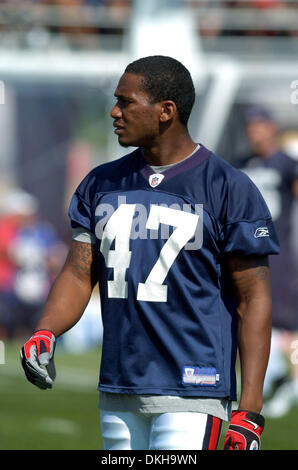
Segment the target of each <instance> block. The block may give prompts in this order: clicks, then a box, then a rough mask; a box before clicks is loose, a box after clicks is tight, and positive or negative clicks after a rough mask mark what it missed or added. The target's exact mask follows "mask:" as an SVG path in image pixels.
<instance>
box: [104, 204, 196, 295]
mask: <svg viewBox="0 0 298 470" xmlns="http://www.w3.org/2000/svg"><path fill="white" fill-rule="evenodd" d="M135 209H136V205H135V204H121V205H120V206H119V207H118V208H117V209H116V211H115V212H114V213H113V214H112V215H111V217H110V219H109V220H108V222H107V224H106V226H105V229H104V231H103V236H102V242H101V246H100V251H101V253H102V254H103V256H104V259H105V262H106V266H107V267H109V268H113V269H114V279H113V280H112V281H108V296H109V297H110V298H120V299H125V298H127V296H128V289H127V281H125V273H126V270H127V269H128V268H129V266H130V260H131V251H130V250H129V241H130V233H131V228H132V223H133V216H134V213H135ZM198 219H199V216H198V215H197V214H191V213H189V212H184V211H181V210H176V209H171V208H168V207H162V206H157V205H152V206H151V208H150V212H149V216H148V220H147V224H146V228H147V229H153V230H157V229H158V228H159V226H160V224H166V225H171V226H173V227H175V230H174V231H173V233H172V235H171V236H170V237H169V238H168V240H167V241H166V242H165V244H164V246H163V247H162V249H161V251H160V254H159V257H158V259H157V261H156V263H155V264H154V266H153V267H152V269H151V271H150V273H149V275H148V277H147V279H146V280H145V282H144V283H141V282H140V283H139V284H138V291H137V300H143V301H147V302H166V301H167V285H165V284H163V283H164V281H165V278H166V276H167V274H168V272H169V270H170V268H171V266H172V265H173V263H174V261H175V259H176V258H177V256H178V254H179V252H180V251H181V249H182V248H183V247H184V246H185V245H186V244H187V243H188V242H189V240H190V239H191V238H192V237H193V236H194V235H195V231H196V227H197V224H198ZM113 240H115V249H114V250H111V249H110V248H111V245H112V242H113Z"/></svg>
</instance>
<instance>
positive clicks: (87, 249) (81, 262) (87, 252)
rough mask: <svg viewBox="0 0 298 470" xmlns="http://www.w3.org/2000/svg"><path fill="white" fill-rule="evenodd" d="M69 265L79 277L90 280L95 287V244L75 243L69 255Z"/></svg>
mask: <svg viewBox="0 0 298 470" xmlns="http://www.w3.org/2000/svg"><path fill="white" fill-rule="evenodd" d="M66 262H67V264H68V266H69V267H70V268H71V269H72V271H73V272H74V273H75V274H76V275H77V277H79V278H80V279H81V278H86V277H88V278H89V279H90V282H91V284H92V286H94V285H95V283H96V281H95V272H96V270H95V264H96V248H95V245H94V244H91V243H82V242H77V241H73V242H72V246H71V249H70V251H69V254H68V258H67V261H66Z"/></svg>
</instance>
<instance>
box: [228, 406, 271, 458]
mask: <svg viewBox="0 0 298 470" xmlns="http://www.w3.org/2000/svg"><path fill="white" fill-rule="evenodd" d="M264 424H265V419H264V417H263V416H262V415H259V414H258V413H254V412H252V411H246V410H238V411H232V417H231V422H230V426H229V429H228V431H227V434H226V439H225V442H224V450H259V449H260V448H261V434H262V432H263V429H264Z"/></svg>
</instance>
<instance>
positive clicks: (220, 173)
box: [209, 153, 254, 194]
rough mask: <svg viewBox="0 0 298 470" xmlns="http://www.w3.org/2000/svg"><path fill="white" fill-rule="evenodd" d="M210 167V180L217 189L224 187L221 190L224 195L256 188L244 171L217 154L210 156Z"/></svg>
mask: <svg viewBox="0 0 298 470" xmlns="http://www.w3.org/2000/svg"><path fill="white" fill-rule="evenodd" d="M209 166H210V168H209V172H210V178H212V180H213V181H214V182H215V184H216V186H217V189H219V186H222V188H221V189H222V191H223V192H224V193H225V192H226V191H230V190H238V189H239V190H241V189H242V190H245V189H250V188H251V187H254V184H253V182H252V180H251V179H250V178H249V176H248V175H247V174H246V173H244V171H242V170H241V169H240V168H238V167H236V166H233V165H232V164H231V163H229V162H228V161H227V160H225V159H223V158H222V157H220V156H218V155H216V154H215V153H211V154H210V158H209ZM223 192H222V194H223Z"/></svg>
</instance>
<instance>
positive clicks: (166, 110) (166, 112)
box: [159, 100, 177, 122]
mask: <svg viewBox="0 0 298 470" xmlns="http://www.w3.org/2000/svg"><path fill="white" fill-rule="evenodd" d="M176 113H177V106H176V104H175V103H174V101H170V100H167V101H163V102H162V103H161V110H160V117H159V119H160V122H168V121H170V120H171V119H173V117H174V116H175V114H176Z"/></svg>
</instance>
